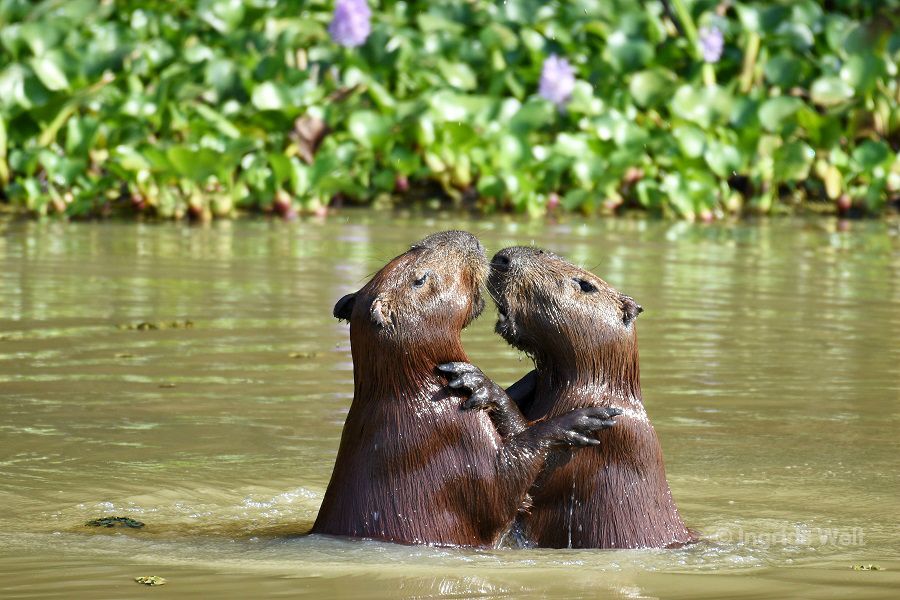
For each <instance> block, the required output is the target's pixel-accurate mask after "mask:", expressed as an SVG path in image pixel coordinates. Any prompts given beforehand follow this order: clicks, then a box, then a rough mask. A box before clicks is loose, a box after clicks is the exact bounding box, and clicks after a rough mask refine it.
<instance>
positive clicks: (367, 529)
mask: <svg viewBox="0 0 900 600" xmlns="http://www.w3.org/2000/svg"><path fill="white" fill-rule="evenodd" d="M486 271H487V260H486V258H485V255H484V249H483V248H482V247H481V245H480V244H479V243H478V242H477V240H476V239H475V238H474V237H473V236H471V235H470V234H467V233H464V232H444V233H440V234H435V235H432V236H429V237H428V238H426V239H425V240H423V241H422V242H419V243H418V244H416V245H414V246H413V247H412V248H411V249H410V250H409V251H408V252H406V253H404V254H402V255H400V256H398V257H397V258H395V259H394V260H392V261H391V262H390V263H388V265H386V266H385V267H384V268H383V269H381V270H380V271H379V272H378V273H377V274H376V275H375V276H374V277H373V278H372V280H371V281H370V282H369V283H367V284H366V285H365V286H364V287H363V288H362V289H361V290H359V292H357V293H356V294H355V295H349V296H347V297H345V298H343V299H342V300H341V301H340V302H339V303H338V305H337V306H336V307H335V313H336V316H344V317H348V318H349V320H350V340H351V352H352V355H353V380H354V395H353V402H352V404H351V407H350V412H349V414H348V415H347V421H346V423H345V425H344V431H343V434H342V436H341V443H340V448H339V451H338V456H337V460H336V463H335V467H334V472H333V474H332V477H331V481H330V483H329V485H328V489H327V491H326V493H325V498H324V500H323V503H322V507H321V509H320V511H319V514H318V517H317V518H316V522H315V525H314V527H313V530H312V532H313V533H323V534H332V535H342V536H351V537H362V538H377V539H382V540H388V541H393V542H400V543H419V544H432V545H452V546H478V547H484V546H495V545H497V544H498V543H499V541H500V538H501V536H502V535H503V534H504V533H505V532H506V531H507V530H508V528H509V526H510V525H511V524H512V522H513V521H514V519H515V514H516V510H517V508H518V506H519V504H520V503H521V501H522V499H523V498H524V496H525V494H526V492H527V488H528V486H529V484H530V483H531V482H532V481H533V480H534V477H536V476H537V474H538V472H539V471H540V468H541V467H542V466H543V458H542V450H540V449H538V448H533V449H523V448H519V449H517V450H515V451H511V450H510V449H509V448H508V447H507V446H506V445H505V444H504V440H503V439H502V438H501V436H500V435H499V434H498V433H497V430H496V429H495V427H494V426H493V425H492V423H491V420H490V418H489V416H488V414H487V413H485V412H484V411H463V410H461V409H460V400H461V399H460V397H459V396H454V395H452V394H451V392H450V391H449V390H448V389H447V388H446V380H445V379H443V378H442V377H441V376H440V375H439V374H438V372H437V370H436V366H437V365H438V364H441V363H446V362H453V361H463V362H468V360H469V359H468V357H467V356H466V354H465V352H464V351H463V348H462V344H461V340H460V332H461V330H462V329H463V328H464V327H465V326H466V325H468V324H469V322H471V321H472V319H474V318H475V317H476V316H477V315H478V314H479V312H480V311H481V309H482V307H483V301H482V299H481V292H480V290H481V286H482V282H483V280H484V276H485V274H486ZM425 274H427V278H426V281H425V282H424V283H423V284H422V286H421V287H418V288H417V287H415V282H416V281H417V280H421V277H422V276H423V275H425ZM348 304H349V306H348ZM539 455H540V456H539Z"/></svg>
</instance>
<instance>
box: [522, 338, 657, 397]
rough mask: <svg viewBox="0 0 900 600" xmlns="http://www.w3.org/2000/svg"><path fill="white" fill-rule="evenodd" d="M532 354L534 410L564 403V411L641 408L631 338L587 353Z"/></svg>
mask: <svg viewBox="0 0 900 600" xmlns="http://www.w3.org/2000/svg"><path fill="white" fill-rule="evenodd" d="M560 350H561V349H559V348H555V349H552V350H551V351H549V352H546V351H541V352H536V353H535V355H534V364H535V368H536V370H537V387H536V389H535V404H534V407H535V408H536V409H539V408H540V407H542V406H543V407H547V408H548V409H549V407H550V406H553V405H557V406H559V405H560V403H561V402H562V403H568V404H571V406H567V408H580V407H582V406H591V405H604V406H616V407H622V408H628V407H635V408H637V407H640V406H642V404H643V402H642V395H641V374H640V364H639V360H638V349H637V341H636V339H634V338H632V339H629V340H623V341H620V342H617V343H609V344H605V345H603V346H601V347H599V348H595V349H593V350H591V351H584V350H580V349H579V350H578V351H572V352H567V351H560Z"/></svg>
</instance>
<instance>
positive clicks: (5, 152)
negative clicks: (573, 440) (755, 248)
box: [0, 0, 900, 219]
mask: <svg viewBox="0 0 900 600" xmlns="http://www.w3.org/2000/svg"><path fill="white" fill-rule="evenodd" d="M898 5H900V2H898V1H897V0H886V1H884V2H851V1H849V0H838V1H836V2H833V3H829V6H830V7H831V8H830V10H828V11H826V10H824V9H823V8H822V4H821V3H820V2H815V1H813V0H790V1H788V0H766V1H743V0H736V1H734V2H730V3H722V4H715V3H709V2H701V1H699V0H671V1H670V2H666V3H663V2H640V1H639V0H619V1H618V2H615V3H610V2H602V1H600V0H579V1H578V2H575V3H568V2H536V1H533V0H508V1H507V2H503V3H498V2H493V1H487V0H448V1H447V2H441V3H434V2H424V1H416V0H412V1H409V2H393V1H389V0H385V1H384V2H379V3H374V2H373V3H372V4H371V6H370V5H369V4H368V3H367V2H365V1H364V0H340V1H339V2H336V3H333V2H329V1H326V0H317V1H315V2H308V3H300V4H297V3H282V2H272V1H271V0H246V1H244V2H235V1H233V0H200V1H199V2H197V3H188V4H185V3H169V2H158V1H151V2H146V1H140V2H138V1H137V0H120V1H118V2H115V3H111V2H106V1H102V0H69V1H67V2H62V3H60V2H54V1H50V0H44V1H42V2H28V1H25V0H0V45H2V50H3V51H2V52H0V190H2V191H0V202H3V203H9V204H12V205H14V206H16V207H19V208H21V209H24V210H27V211H29V212H31V213H32V214H36V215H44V214H62V215H66V216H69V217H88V216H103V215H110V214H122V215H146V216H149V217H163V218H170V217H175V218H178V217H182V216H191V217H194V218H199V219H205V218H210V217H217V216H222V217H225V216H230V215H233V214H235V213H236V212H237V211H251V212H270V213H273V214H278V215H283V216H292V215H294V214H296V213H297V212H298V211H300V212H304V211H307V212H321V211H322V210H323V209H324V208H325V207H327V206H329V205H337V204H341V205H349V204H371V203H374V204H376V205H378V206H390V205H393V204H395V203H399V202H409V201H411V200H412V201H419V200H425V201H427V202H429V203H432V204H434V203H443V204H444V205H448V206H449V205H453V206H464V207H468V208H471V209H474V210H479V211H483V212H491V211H497V210H509V211H519V212H528V213H532V214H542V213H544V212H545V211H546V210H548V208H549V207H553V208H554V209H555V210H567V211H580V212H583V213H585V214H592V213H597V212H603V213H606V212H618V211H622V210H625V209H640V210H645V211H648V212H651V213H654V214H664V215H671V216H675V217H681V218H686V219H694V218H702V219H712V218H717V217H721V216H725V215H727V214H730V213H735V214H746V213H771V212H783V211H789V210H795V209H797V208H800V207H808V206H821V207H826V208H827V209H830V210H834V209H835V208H840V210H842V211H845V212H848V213H850V214H853V213H859V214H863V213H868V214H878V213H880V212H881V211H883V210H884V209H885V207H888V206H890V205H891V204H892V203H894V202H896V199H897V197H898V194H900V161H898V159H897V151H898V149H900V108H898V106H900V102H898V99H900V88H898V72H897V62H898V59H900V22H898V21H900V12H898V11H897V10H896V8H897V7H898ZM700 24H702V25H704V26H705V28H704V27H699V26H698V25H700ZM726 39H727V40H728V44H727V45H726V44H725V40H726ZM535 92H537V93H535ZM548 100H549V102H548ZM560 109H562V110H560Z"/></svg>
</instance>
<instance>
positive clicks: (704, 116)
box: [671, 85, 733, 128]
mask: <svg viewBox="0 0 900 600" xmlns="http://www.w3.org/2000/svg"><path fill="white" fill-rule="evenodd" d="M732 107H733V99H732V97H731V95H730V94H729V93H728V92H727V91H725V90H724V89H722V88H720V87H718V86H704V87H702V88H695V87H692V86H690V85H683V86H681V87H680V88H678V90H677V91H676V92H675V96H674V97H673V98H672V101H671V108H672V112H674V113H675V115H676V116H678V117H681V118H682V119H684V120H686V121H691V122H693V123H696V124H697V125H700V126H701V127H703V128H707V127H710V126H711V125H712V124H713V123H717V122H721V121H724V120H725V119H726V118H727V117H728V116H729V115H730V113H731V110H732Z"/></svg>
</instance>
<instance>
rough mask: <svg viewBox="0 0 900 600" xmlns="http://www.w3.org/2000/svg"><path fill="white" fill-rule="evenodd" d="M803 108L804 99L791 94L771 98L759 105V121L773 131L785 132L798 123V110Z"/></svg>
mask: <svg viewBox="0 0 900 600" xmlns="http://www.w3.org/2000/svg"><path fill="white" fill-rule="evenodd" d="M801 108H803V101H802V100H800V99H799V98H793V97H791V96H777V97H775V98H770V99H768V100H766V101H765V102H763V103H762V105H760V107H759V122H760V123H761V124H762V126H763V127H764V128H765V129H766V130H768V131H771V132H773V133H783V132H785V131H786V130H788V129H790V128H792V127H793V126H794V124H795V123H796V114H797V111H798V110H800V109H801Z"/></svg>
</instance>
